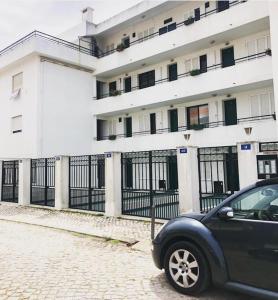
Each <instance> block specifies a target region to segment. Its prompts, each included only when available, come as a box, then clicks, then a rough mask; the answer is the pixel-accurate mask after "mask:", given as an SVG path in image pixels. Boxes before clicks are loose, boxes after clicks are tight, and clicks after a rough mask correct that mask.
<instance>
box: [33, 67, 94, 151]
mask: <svg viewBox="0 0 278 300" xmlns="http://www.w3.org/2000/svg"><path fill="white" fill-rule="evenodd" d="M41 74H42V79H41V94H40V112H41V129H40V136H41V140H40V151H39V155H40V156H41V157H45V156H53V155H78V154H86V153H89V152H90V150H91V147H90V146H91V139H92V133H93V128H92V120H93V118H92V114H91V112H90V111H89V109H88V108H89V106H90V103H91V101H92V100H91V99H92V94H93V86H92V74H91V73H88V72H85V71H80V70H77V69H74V68H71V67H65V66H62V65H58V64H55V63H52V62H47V61H45V62H41Z"/></svg>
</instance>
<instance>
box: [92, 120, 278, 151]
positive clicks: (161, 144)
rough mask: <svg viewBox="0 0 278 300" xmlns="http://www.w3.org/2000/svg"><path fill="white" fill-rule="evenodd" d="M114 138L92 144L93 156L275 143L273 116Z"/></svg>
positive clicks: (166, 129)
mask: <svg viewBox="0 0 278 300" xmlns="http://www.w3.org/2000/svg"><path fill="white" fill-rule="evenodd" d="M250 127H251V128H252V132H251V134H250V135H247V134H246V131H245V128H250ZM185 134H189V135H190V139H189V141H186V140H185V136H184V135H185ZM122 137H123V135H117V137H116V139H115V140H113V141H111V140H108V139H106V140H102V141H93V147H92V149H93V151H94V153H103V152H107V151H123V152H124V151H126V149H130V151H143V150H144V151H146V150H161V149H174V148H176V147H177V146H184V145H186V144H187V143H189V144H191V145H194V146H198V147H213V146H214V147H215V146H230V145H236V143H238V142H246V141H247V140H253V141H254V140H261V141H262V140H263V141H268V140H269V141H271V140H276V121H275V116H274V115H267V116H258V117H248V118H242V119H238V124H237V125H232V126H224V122H223V121H221V122H213V123H208V124H205V128H203V129H202V130H187V128H186V127H179V131H178V132H169V128H165V129H161V130H158V131H157V134H150V133H149V132H137V133H136V132H134V133H133V136H132V137H129V138H122ZM105 138H108V137H105Z"/></svg>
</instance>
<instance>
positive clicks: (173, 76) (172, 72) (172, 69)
mask: <svg viewBox="0 0 278 300" xmlns="http://www.w3.org/2000/svg"><path fill="white" fill-rule="evenodd" d="M177 79H178V65H177V64H176V63H175V64H171V65H168V80H169V81H174V80H177Z"/></svg>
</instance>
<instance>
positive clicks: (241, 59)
mask: <svg viewBox="0 0 278 300" xmlns="http://www.w3.org/2000/svg"><path fill="white" fill-rule="evenodd" d="M269 55H271V52H270V50H266V51H263V52H260V53H256V54H252V55H247V56H242V57H239V58H236V59H235V60H234V64H233V65H237V64H239V63H242V62H246V61H251V60H253V59H256V58H262V57H265V56H269ZM220 68H223V66H222V63H219V64H213V65H211V66H208V67H207V68H205V70H204V69H203V70H202V71H201V70H197V73H196V74H195V73H193V71H188V72H184V73H181V74H178V75H177V80H178V79H180V78H184V77H188V76H200V75H201V74H204V73H207V72H209V71H213V70H217V69H220ZM224 68H225V67H224ZM193 74H194V75H193ZM166 82H172V81H170V80H169V77H165V78H162V79H158V80H155V81H154V84H152V85H150V86H148V87H153V86H155V85H158V84H162V83H166ZM148 87H145V88H148ZM139 89H140V86H139V85H136V86H133V87H131V90H129V91H127V92H126V91H125V89H120V90H117V92H116V93H115V95H114V96H112V95H111V92H108V93H105V94H100V95H99V96H98V98H97V97H94V100H100V99H103V98H107V97H111V96H112V97H117V96H118V95H121V94H125V93H130V92H133V91H136V90H139Z"/></svg>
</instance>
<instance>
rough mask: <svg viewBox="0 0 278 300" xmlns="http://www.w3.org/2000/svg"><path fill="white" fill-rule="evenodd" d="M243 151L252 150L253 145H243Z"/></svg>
mask: <svg viewBox="0 0 278 300" xmlns="http://www.w3.org/2000/svg"><path fill="white" fill-rule="evenodd" d="M241 150H251V144H242V145H241Z"/></svg>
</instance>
